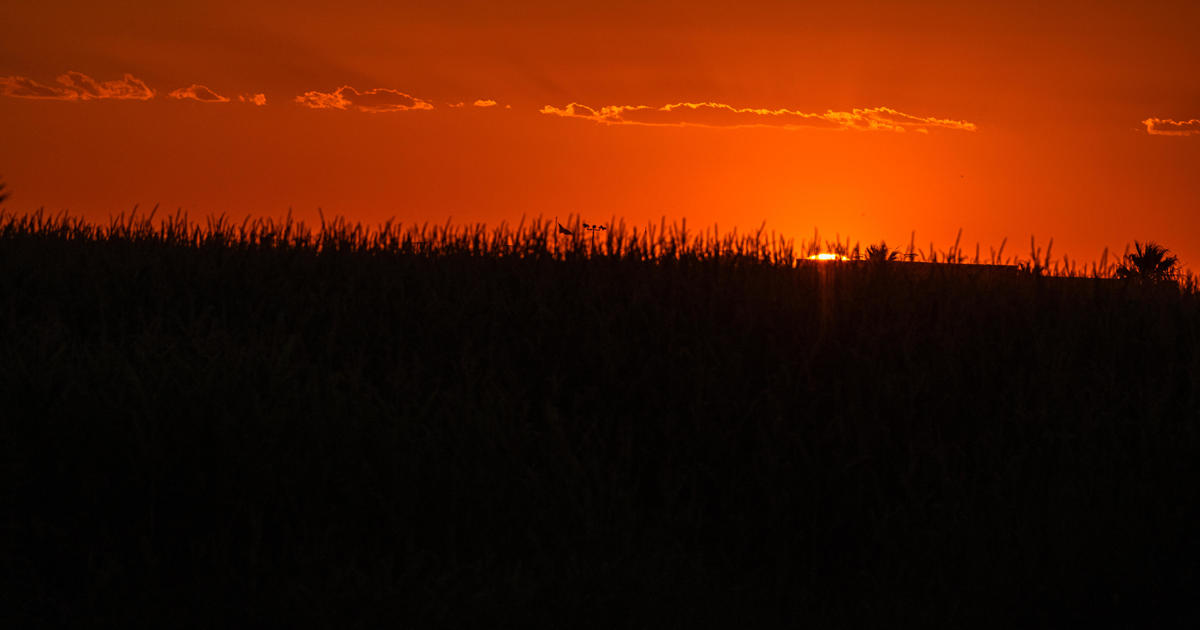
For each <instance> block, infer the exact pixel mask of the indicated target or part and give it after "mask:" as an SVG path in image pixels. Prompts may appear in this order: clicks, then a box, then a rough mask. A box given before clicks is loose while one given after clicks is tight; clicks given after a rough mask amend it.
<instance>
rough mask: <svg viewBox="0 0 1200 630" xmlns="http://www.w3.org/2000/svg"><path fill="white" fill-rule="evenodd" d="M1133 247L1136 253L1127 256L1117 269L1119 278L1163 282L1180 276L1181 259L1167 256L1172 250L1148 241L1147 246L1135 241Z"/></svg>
mask: <svg viewBox="0 0 1200 630" xmlns="http://www.w3.org/2000/svg"><path fill="white" fill-rule="evenodd" d="M1133 246H1134V249H1135V253H1132V254H1126V255H1125V260H1124V261H1123V262H1122V263H1121V266H1120V267H1119V268H1117V277H1118V278H1129V279H1135V280H1145V281H1148V282H1163V281H1166V280H1174V279H1175V277H1176V276H1177V275H1178V274H1179V269H1178V265H1179V258H1178V257H1176V256H1168V255H1167V254H1168V253H1170V251H1171V250H1169V249H1167V248H1165V247H1163V246H1162V245H1159V244H1158V243H1155V242H1154V241H1147V242H1146V244H1145V245H1143V244H1141V243H1139V242H1137V241H1134V242H1133Z"/></svg>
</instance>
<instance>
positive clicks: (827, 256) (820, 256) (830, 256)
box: [808, 253, 850, 260]
mask: <svg viewBox="0 0 1200 630" xmlns="http://www.w3.org/2000/svg"><path fill="white" fill-rule="evenodd" d="M808 259H809V260H850V259H849V258H847V257H846V256H842V255H841V254H830V253H824V254H813V255H812V256H809V257H808Z"/></svg>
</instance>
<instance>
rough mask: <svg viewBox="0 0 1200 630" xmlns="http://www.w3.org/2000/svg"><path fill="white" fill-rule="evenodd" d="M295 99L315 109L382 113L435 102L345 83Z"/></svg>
mask: <svg viewBox="0 0 1200 630" xmlns="http://www.w3.org/2000/svg"><path fill="white" fill-rule="evenodd" d="M295 101H296V102H297V103H299V104H301V105H303V106H305V107H311V108H313V109H341V110H349V109H355V110H358V111H360V112H369V113H372V114H380V113H386V112H407V111H413V110H427V109H433V104H432V103H430V102H428V101H425V100H422V99H419V98H417V97H415V96H412V95H409V94H405V93H404V92H401V91H399V90H392V89H388V88H376V89H373V90H362V91H359V90H356V89H354V88H352V87H350V86H348V85H343V86H342V87H340V88H338V89H337V90H335V91H333V92H316V91H313V92H305V93H304V94H302V95H300V96H297V97H296V98H295Z"/></svg>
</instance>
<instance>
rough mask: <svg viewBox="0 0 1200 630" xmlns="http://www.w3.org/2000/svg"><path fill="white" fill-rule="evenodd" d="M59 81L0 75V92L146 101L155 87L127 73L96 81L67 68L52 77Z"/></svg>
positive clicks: (52, 97) (70, 98)
mask: <svg viewBox="0 0 1200 630" xmlns="http://www.w3.org/2000/svg"><path fill="white" fill-rule="evenodd" d="M55 81H56V82H57V83H58V85H48V84H45V83H39V82H37V81H35V80H33V79H30V78H28V77H17V76H9V77H0V94H3V95H4V96H10V97H13V98H32V99H44V100H56V101H92V100H102V99H118V100H138V101H147V100H150V99H152V98H154V94H155V92H154V90H152V89H150V87H149V86H147V85H146V83H145V82H144V81H142V80H141V79H139V78H137V77H135V76H133V75H132V74H128V73H126V74H125V76H124V77H122V78H120V79H116V80H113V81H97V80H96V79H93V78H92V77H90V76H88V75H86V74H84V73H82V72H76V71H74V70H70V71H68V72H66V73H64V74H60V75H58V77H56V78H55Z"/></svg>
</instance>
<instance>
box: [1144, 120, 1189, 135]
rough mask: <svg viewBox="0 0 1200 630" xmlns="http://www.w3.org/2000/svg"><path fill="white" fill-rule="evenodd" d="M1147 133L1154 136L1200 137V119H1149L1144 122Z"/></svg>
mask: <svg viewBox="0 0 1200 630" xmlns="http://www.w3.org/2000/svg"><path fill="white" fill-rule="evenodd" d="M1142 124H1143V125H1146V133H1148V134H1150V135H1152V136H1197V135H1200V119H1197V118H1193V119H1191V120H1171V119H1170V118H1147V119H1146V120H1143V121H1142Z"/></svg>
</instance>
